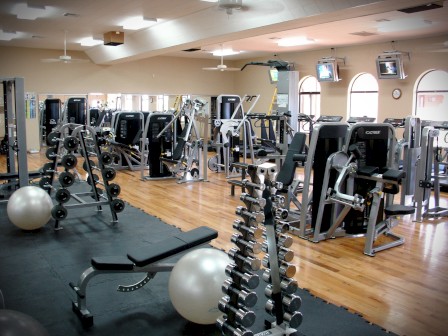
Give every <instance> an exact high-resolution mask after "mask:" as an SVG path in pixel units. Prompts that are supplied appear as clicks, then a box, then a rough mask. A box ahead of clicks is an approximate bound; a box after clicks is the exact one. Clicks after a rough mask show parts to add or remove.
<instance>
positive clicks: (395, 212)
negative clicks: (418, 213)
mask: <svg viewBox="0 0 448 336" xmlns="http://www.w3.org/2000/svg"><path fill="white" fill-rule="evenodd" d="M414 212H415V208H414V207H411V206H406V205H401V204H392V205H390V206H388V207H386V208H385V209H384V213H385V214H386V216H387V217H390V216H399V215H412V214H413V213H414Z"/></svg>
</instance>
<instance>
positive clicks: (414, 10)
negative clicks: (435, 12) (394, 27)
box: [398, 1, 443, 14]
mask: <svg viewBox="0 0 448 336" xmlns="http://www.w3.org/2000/svg"><path fill="white" fill-rule="evenodd" d="M442 7H443V1H436V2H431V3H428V4H426V5H420V6H415V7H409V8H403V9H399V10H398V11H399V12H403V13H407V14H412V13H418V12H423V11H427V10H431V9H437V8H442Z"/></svg>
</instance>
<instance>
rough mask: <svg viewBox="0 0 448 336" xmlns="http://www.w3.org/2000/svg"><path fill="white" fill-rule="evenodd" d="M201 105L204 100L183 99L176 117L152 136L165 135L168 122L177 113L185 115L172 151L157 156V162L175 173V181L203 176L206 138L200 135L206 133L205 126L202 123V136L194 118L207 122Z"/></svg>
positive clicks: (204, 173) (203, 105)
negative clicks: (158, 160) (176, 178)
mask: <svg viewBox="0 0 448 336" xmlns="http://www.w3.org/2000/svg"><path fill="white" fill-rule="evenodd" d="M205 105H206V103H205V102H203V101H201V100H200V99H198V98H196V99H194V100H193V101H192V100H190V99H188V100H186V102H185V103H184V105H183V106H182V108H181V110H180V112H179V113H178V114H177V115H176V117H175V118H174V119H172V120H171V122H170V123H168V124H167V125H166V126H165V127H164V128H163V129H162V130H161V131H160V133H159V134H158V135H157V136H156V138H161V137H165V136H166V132H167V131H168V130H169V129H170V128H171V127H172V124H174V123H175V122H177V121H178V119H179V118H180V117H185V126H184V128H183V130H182V133H181V134H180V136H179V137H178V138H177V143H176V146H175V147H174V150H173V152H172V155H171V153H169V152H168V153H167V152H165V156H161V157H160V161H161V163H163V164H165V165H166V166H167V167H168V169H169V171H170V172H171V173H172V174H173V175H174V176H177V177H178V181H177V183H185V182H190V181H194V182H195V181H204V180H207V168H206V167H205V164H204V162H205V159H206V157H207V152H208V150H207V141H204V138H205V139H207V137H208V135H207V134H208V126H205V127H204V131H205V134H204V138H202V137H201V134H200V132H199V128H198V125H197V121H200V122H202V123H204V124H207V122H208V117H207V115H206V112H205V110H204V108H205ZM171 134H172V133H171ZM150 155H151V154H150Z"/></svg>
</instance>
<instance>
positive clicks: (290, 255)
mask: <svg viewBox="0 0 448 336" xmlns="http://www.w3.org/2000/svg"><path fill="white" fill-rule="evenodd" d="M261 250H262V251H263V252H264V253H269V251H268V245H267V244H266V243H263V244H262V245H261ZM277 256H278V260H281V261H286V262H290V261H292V259H294V252H293V251H292V250H289V249H287V248H285V247H283V246H280V247H279V246H277Z"/></svg>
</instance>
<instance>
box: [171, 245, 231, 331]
mask: <svg viewBox="0 0 448 336" xmlns="http://www.w3.org/2000/svg"><path fill="white" fill-rule="evenodd" d="M229 263H230V259H229V257H228V256H227V254H226V253H225V252H223V251H220V250H217V249H213V248H202V249H197V250H194V251H192V252H189V253H187V254H186V255H184V256H183V257H182V258H180V260H179V261H178V262H177V263H176V265H175V266H174V268H173V270H172V272H171V275H170V279H169V283H168V291H169V295H170V299H171V302H172V303H173V306H174V308H175V309H176V310H177V312H178V313H179V314H180V315H182V316H183V317H184V318H185V319H187V320H189V321H191V322H194V323H197V324H203V325H207V324H214V323H215V322H216V319H217V318H218V317H220V316H221V315H223V313H222V312H221V311H220V310H219V309H218V301H219V300H220V299H221V298H222V297H223V296H224V294H223V292H222V289H221V286H222V284H223V283H224V281H225V280H226V279H227V278H228V277H227V276H226V274H225V268H226V266H227V265H228V264H229Z"/></svg>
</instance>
